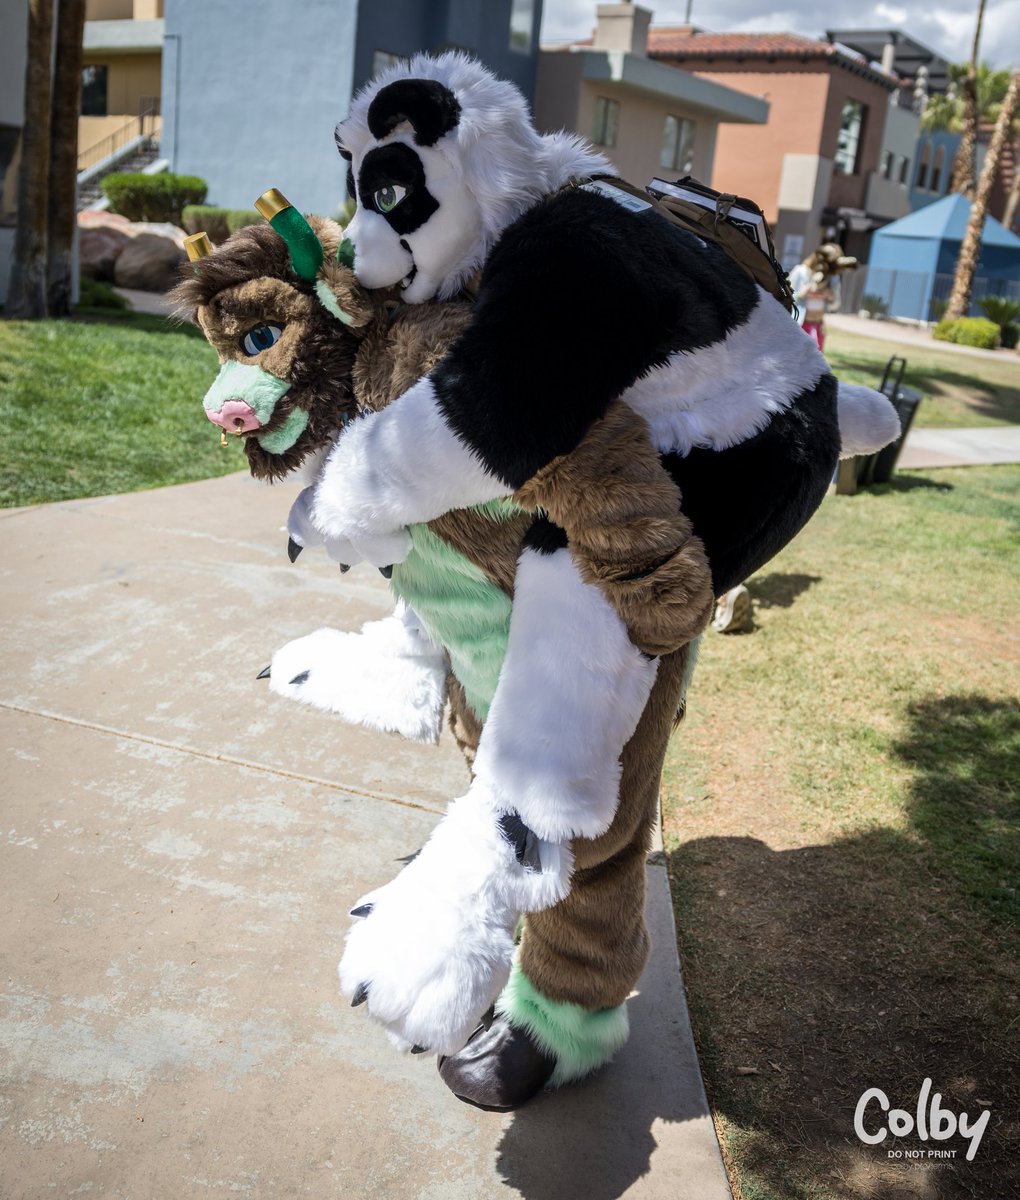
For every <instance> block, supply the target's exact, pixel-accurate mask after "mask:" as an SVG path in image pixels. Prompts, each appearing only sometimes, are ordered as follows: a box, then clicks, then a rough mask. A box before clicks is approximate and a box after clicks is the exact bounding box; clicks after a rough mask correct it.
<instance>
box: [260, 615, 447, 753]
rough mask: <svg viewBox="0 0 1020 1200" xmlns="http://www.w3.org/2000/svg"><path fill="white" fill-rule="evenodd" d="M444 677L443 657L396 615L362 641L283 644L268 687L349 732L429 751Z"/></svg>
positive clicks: (318, 635)
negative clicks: (385, 736) (357, 728)
mask: <svg viewBox="0 0 1020 1200" xmlns="http://www.w3.org/2000/svg"><path fill="white" fill-rule="evenodd" d="M447 670H448V666H447V661H446V654H445V652H444V651H442V650H440V649H439V648H437V647H436V646H434V645H433V644H432V643H431V642H430V641H429V640H428V638H427V637H426V636H425V635H424V634H423V633H421V632H420V631H418V630H415V629H413V628H410V627H409V626H408V624H407V622H406V621H405V620H404V619H402V618H401V616H399V615H398V616H393V617H387V618H385V619H384V620H382V621H370V622H369V623H368V624H367V625H365V626H364V628H363V629H362V631H361V633H342V632H340V630H338V629H319V630H317V631H316V632H315V633H311V634H308V635H307V636H306V637H302V638H297V639H295V640H294V641H292V642H288V643H287V644H286V645H285V646H282V647H281V648H280V649H279V650H277V652H276V653H275V654H274V655H273V662H272V666H271V667H270V671H269V687H270V690H271V691H274V692H276V693H277V695H280V696H285V697H287V698H288V699H290V700H299V701H301V702H302V703H303V704H311V705H312V706H313V707H314V708H321V709H324V710H325V711H326V712H333V713H336V714H337V715H338V716H340V717H342V718H343V719H344V720H345V721H348V722H349V723H350V724H352V725H364V726H365V727H366V728H368V729H378V730H381V731H383V732H388V733H399V734H402V735H403V736H404V737H406V738H409V739H410V740H411V741H414V742H427V743H431V744H434V743H435V742H437V741H438V740H439V733H440V730H441V729H442V723H443V705H444V703H445V701H446V677H447Z"/></svg>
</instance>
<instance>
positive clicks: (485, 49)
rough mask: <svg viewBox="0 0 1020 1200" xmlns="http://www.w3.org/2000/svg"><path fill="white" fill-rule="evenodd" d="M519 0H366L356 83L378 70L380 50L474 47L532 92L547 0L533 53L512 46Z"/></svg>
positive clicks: (535, 18) (537, 2)
mask: <svg viewBox="0 0 1020 1200" xmlns="http://www.w3.org/2000/svg"><path fill="white" fill-rule="evenodd" d="M513 7H514V4H513V0H484V3H483V2H482V0H445V3H443V2H441V3H431V4H423V3H422V0H362V3H361V5H360V11H359V15H358V45H357V51H356V54H355V60H354V84H355V88H358V87H361V85H362V84H364V83H366V82H367V81H368V80H369V79H370V78H371V74H372V56H373V54H374V53H375V52H376V51H377V50H383V51H386V52H387V53H389V54H397V55H400V56H401V57H405V56H408V55H411V54H414V53H415V52H417V51H419V50H428V51H439V50H444V49H449V48H454V47H456V48H458V49H463V50H468V51H470V52H471V53H472V54H474V55H475V56H476V57H477V58H480V59H481V60H482V62H484V63H485V64H486V66H488V67H490V68H491V69H492V70H493V71H495V72H496V74H497V75H500V76H502V77H503V78H504V79H509V80H512V81H513V82H514V83H516V84H517V86H518V87H519V88H520V89H521V91H522V92H523V93H524V94H525V96H527V97H528V99H529V101H530V100H531V98H532V95H533V94H534V90H535V70H536V64H537V62H538V32H539V27H540V25H541V21H542V0H534V3H533V5H532V9H533V11H532V16H531V24H532V30H531V48H530V51H529V52H527V53H522V52H521V51H519V50H515V49H512V48H511V46H510V16H511V12H512V10H513Z"/></svg>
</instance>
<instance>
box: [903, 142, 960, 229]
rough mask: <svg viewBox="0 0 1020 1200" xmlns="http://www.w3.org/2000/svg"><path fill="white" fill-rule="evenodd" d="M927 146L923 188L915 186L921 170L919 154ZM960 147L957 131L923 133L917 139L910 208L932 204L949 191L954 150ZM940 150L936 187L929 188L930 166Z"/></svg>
mask: <svg viewBox="0 0 1020 1200" xmlns="http://www.w3.org/2000/svg"><path fill="white" fill-rule="evenodd" d="M926 145H927V146H928V151H929V155H928V172H927V179H926V184H927V186H926V187H925V188H919V187H918V186H917V183H918V179H919V176H920V170H921V154H922V151H923V149H924V147H925V146H926ZM959 147H960V135H959V134H958V133H947V132H944V131H940V132H938V133H925V132H923V131H922V132H921V135H920V136H919V137H918V139H917V145H916V146H915V147H914V161H913V166H912V167H911V175H910V192H909V196H908V199H909V201H910V207H911V209H912V210H913V211H914V212H916V211H917V209H919V208H924V207H925V206H926V205H928V204H934V203H935V201H936V200H941V199H942V197H943V196H945V195H947V194H948V192H949V181H950V179H951V178H952V175H953V159H954V158H955V157H956V151H957V150H958V149H959ZM940 149H941V151H942V171H941V173H940V178H939V181H938V187H937V188H936V189H934V190H933V189H932V188H931V182H932V168H933V166H934V163H935V157H936V155H937V153H938V151H939V150H940Z"/></svg>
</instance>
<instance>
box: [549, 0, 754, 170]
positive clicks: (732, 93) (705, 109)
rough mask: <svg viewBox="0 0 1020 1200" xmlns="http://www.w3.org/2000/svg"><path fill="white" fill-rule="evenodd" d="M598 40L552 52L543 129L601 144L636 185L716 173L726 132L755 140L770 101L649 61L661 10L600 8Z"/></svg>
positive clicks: (631, 6)
mask: <svg viewBox="0 0 1020 1200" xmlns="http://www.w3.org/2000/svg"><path fill="white" fill-rule="evenodd" d="M597 15H598V25H597V27H596V30H595V36H594V38H593V39H592V41H591V42H586V43H578V44H574V45H570V46H566V47H562V48H556V49H554V48H549V49H545V48H543V50H542V52H541V54H540V55H539V60H538V76H537V82H536V86H535V105H534V107H535V121H536V123H537V124H538V126H539V128H540V129H542V130H546V131H548V130H555V129H574V130H577V132H578V133H580V134H582V135H583V136H584V137H586V138H590V139H591V140H592V141H593V142H595V144H596V145H598V146H599V147H600V148H601V149H602V151H603V152H604V153H605V154H606V156H607V157H608V158H609V159H610V160H611V161H612V162H613V164H614V166H615V167H616V170H617V171H618V173H619V174H620V175H621V176H622V177H623V178H625V179H627V180H629V181H630V182H632V183H636V184H646V183H648V182H649V180H651V179H652V178H653V177H654V176H656V175H659V176H662V177H665V178H671V179H675V178H677V177H678V176H680V175H687V174H690V175H694V176H696V177H697V178H699V179H702V180H708V179H710V178H711V177H712V174H713V163H714V158H715V152H716V143H717V135H718V130H719V128H720V126H721V125H727V126H728V125H730V124H733V125H739V126H741V127H746V129H747V131H749V132H750V133H751V134H752V136H753V134H754V132H755V131H757V130H758V129H759V128H760V127H761V126H762V125H764V123H765V121H766V120H767V118H768V102H767V101H765V100H763V99H761V98H760V97H756V96H750V95H747V94H746V93H744V92H742V91H740V90H735V89H733V88H731V87H728V86H726V85H725V84H719V83H715V82H713V81H711V80H707V79H701V78H699V77H698V76H697V75H694V74H691V73H689V72H686V71H677V70H676V69H675V68H673V67H671V66H669V65H667V64H665V63H660V62H655V61H654V60H653V59H651V58H649V57H648V53H647V48H648V34H649V23H650V20H651V16H652V14H651V12H650V11H649V10H648V9H645V8H641V7H640V6H638V5H636V4H630V3H622V4H600V5H599V6H598V9H597Z"/></svg>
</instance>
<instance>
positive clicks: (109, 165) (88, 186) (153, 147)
mask: <svg viewBox="0 0 1020 1200" xmlns="http://www.w3.org/2000/svg"><path fill="white" fill-rule="evenodd" d="M122 149H123V153H122V154H120V155H119V156H116V157H114V156H112V155H111V157H110V159H108V160H107V161H105V162H104V163H103V165H102V169H101V170H99V171H93V172H84V171H83V172H82V174H83V175H85V176H86V178H85V179H84V180H81V177H80V176H79V183H78V211H79V212H81V211H82V210H83V209H86V208H93V207H94V206H95V205H96V204H97V203H99V201H101V200H102V199H103V180H104V179H105V178H106V176H107V175H112V174H113V172H114V171H144V170H145V168H146V167H150V166H151V165H152V164H153V163H154V162H155V161H156V160H157V159H158V158H159V138H158V137H157V136H156V135H155V134H148V135H146V136H145V137H143V138H139V139H137V140H136V142H129V143H128V144H127V145H126V146H124V147H123V148H122Z"/></svg>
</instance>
